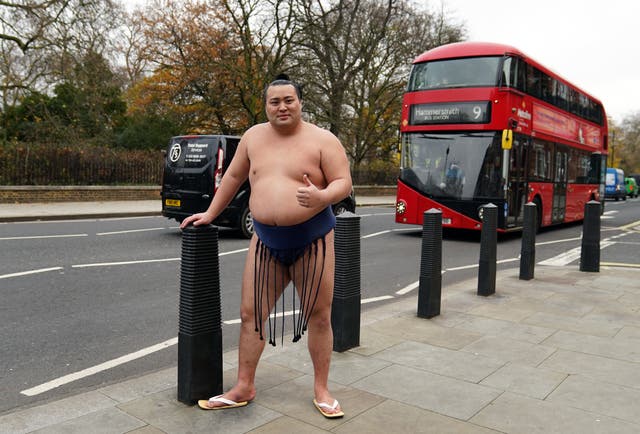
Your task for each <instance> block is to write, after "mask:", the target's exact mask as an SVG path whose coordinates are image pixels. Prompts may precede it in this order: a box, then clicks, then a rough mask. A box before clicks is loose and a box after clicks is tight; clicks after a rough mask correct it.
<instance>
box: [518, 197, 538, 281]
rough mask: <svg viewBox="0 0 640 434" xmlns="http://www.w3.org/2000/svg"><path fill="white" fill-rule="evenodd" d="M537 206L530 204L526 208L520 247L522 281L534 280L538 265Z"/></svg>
mask: <svg viewBox="0 0 640 434" xmlns="http://www.w3.org/2000/svg"><path fill="white" fill-rule="evenodd" d="M537 208H538V207H537V206H536V204H535V203H533V202H529V203H527V204H526V205H525V206H524V225H523V227H522V246H521V247H520V280H531V279H533V272H534V268H535V263H536V229H537V227H538V226H537V225H538V211H537Z"/></svg>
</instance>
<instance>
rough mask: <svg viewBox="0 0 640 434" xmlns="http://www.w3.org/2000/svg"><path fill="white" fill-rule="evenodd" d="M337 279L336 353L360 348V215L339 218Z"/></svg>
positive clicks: (334, 307) (334, 308)
mask: <svg viewBox="0 0 640 434" xmlns="http://www.w3.org/2000/svg"><path fill="white" fill-rule="evenodd" d="M335 253H336V265H335V277H334V289H333V305H332V307H331V327H332V329H333V351H338V352H342V351H346V350H348V349H350V348H354V347H357V346H358V345H360V299H361V294H360V268H361V267H360V216H359V215H356V214H353V213H350V212H345V213H342V214H340V215H339V216H337V217H336V230H335Z"/></svg>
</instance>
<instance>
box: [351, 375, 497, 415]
mask: <svg viewBox="0 0 640 434" xmlns="http://www.w3.org/2000/svg"><path fill="white" fill-rule="evenodd" d="M353 387H356V388H358V389H361V390H366V391H368V392H370V393H375V394H377V395H381V396H384V397H387V398H390V399H394V400H396V401H400V402H404V403H405V404H409V405H413V406H416V407H420V408H423V409H426V410H430V411H434V412H436V413H440V414H443V415H446V416H451V417H454V418H456V419H460V420H467V419H469V418H471V417H472V416H473V415H474V414H476V413H477V412H478V411H479V410H481V409H482V408H484V407H485V406H486V405H487V404H489V403H490V402H491V401H493V400H494V399H495V398H496V397H497V396H499V395H500V391H498V390H495V389H492V388H489V387H485V386H479V385H477V384H474V383H469V382H466V381H461V380H456V379H453V378H449V377H444V376H442V375H436V374H431V373H429V372H426V371H422V370H420V369H415V368H409V367H405V366H398V365H392V366H389V367H388V368H385V369H383V370H381V371H379V372H377V373H375V374H373V375H370V376H369V377H367V378H365V379H363V380H360V381H358V382H357V383H354V384H353Z"/></svg>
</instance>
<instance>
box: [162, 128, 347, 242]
mask: <svg viewBox="0 0 640 434" xmlns="http://www.w3.org/2000/svg"><path fill="white" fill-rule="evenodd" d="M238 143H240V137H236V136H224V135H198V136H195V135H194V136H176V137H172V138H171V140H170V141H169V147H168V149H167V155H166V158H165V164H164V173H163V176H162V193H161V194H162V215H163V216H165V217H168V218H173V219H176V220H177V221H178V222H182V220H184V219H185V218H186V217H188V216H190V215H191V214H195V213H199V212H203V211H206V210H207V208H208V207H209V204H210V203H211V200H212V199H213V196H214V194H215V192H216V189H217V188H218V186H219V185H220V181H221V180H222V175H223V174H224V172H225V171H226V170H227V167H229V164H230V163H231V159H232V158H233V156H234V155H235V153H236V149H237V148H238ZM250 192H251V189H250V187H249V181H246V182H245V183H244V184H242V186H241V187H240V189H239V190H238V193H236V195H235V197H234V198H233V200H232V201H231V203H230V204H229V205H228V206H227V208H226V209H225V210H224V211H223V212H222V214H220V216H218V218H217V219H216V220H214V221H213V224H214V225H216V226H224V227H230V228H236V229H239V230H240V232H241V233H242V235H243V236H244V237H246V238H251V236H252V235H253V220H252V218H251V211H249V194H250ZM355 209H356V201H355V198H354V196H353V192H352V193H351V195H349V196H348V197H346V198H344V199H343V200H341V201H340V202H338V203H336V204H334V205H333V212H334V213H335V214H336V215H338V214H341V213H342V212H345V211H350V212H355Z"/></svg>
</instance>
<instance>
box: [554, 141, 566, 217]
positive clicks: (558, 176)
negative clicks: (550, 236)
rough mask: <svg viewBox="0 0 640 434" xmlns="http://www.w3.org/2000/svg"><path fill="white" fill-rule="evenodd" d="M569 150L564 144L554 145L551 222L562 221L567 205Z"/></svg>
mask: <svg viewBox="0 0 640 434" xmlns="http://www.w3.org/2000/svg"><path fill="white" fill-rule="evenodd" d="M568 163H569V151H568V150H567V148H565V147H564V146H556V155H555V172H554V177H553V206H552V208H551V223H562V222H563V221H564V216H565V210H566V206H567V175H568V171H567V166H568Z"/></svg>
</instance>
